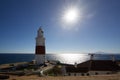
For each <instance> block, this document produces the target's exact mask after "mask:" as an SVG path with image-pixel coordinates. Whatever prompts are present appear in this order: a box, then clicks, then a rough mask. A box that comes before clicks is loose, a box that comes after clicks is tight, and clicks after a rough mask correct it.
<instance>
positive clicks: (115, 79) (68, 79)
mask: <svg viewBox="0 0 120 80" xmlns="http://www.w3.org/2000/svg"><path fill="white" fill-rule="evenodd" d="M8 80H120V74H114V75H96V76H56V77H54V76H45V77H40V76H37V75H30V76H10V78H9V79H8Z"/></svg>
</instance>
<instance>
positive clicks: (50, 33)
mask: <svg viewBox="0 0 120 80" xmlns="http://www.w3.org/2000/svg"><path fill="white" fill-rule="evenodd" d="M119 3H120V1H119V0H0V37H1V38H0V53H34V52H35V37H36V35H37V30H38V28H39V27H40V26H42V28H43V29H44V34H45V38H46V52H47V53H66V52H67V53H69V52H70V53H72V52H77V53H88V52H99V51H102V52H111V53H120V5H119ZM70 7H76V8H77V9H78V11H79V13H80V17H79V19H78V20H77V21H76V23H74V24H71V23H69V24H68V23H67V24H66V23H65V21H64V20H62V16H63V15H64V12H65V11H67V9H69V8H70Z"/></svg>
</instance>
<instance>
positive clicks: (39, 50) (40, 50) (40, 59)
mask: <svg viewBox="0 0 120 80" xmlns="http://www.w3.org/2000/svg"><path fill="white" fill-rule="evenodd" d="M43 33H44V32H43V30H42V28H41V27H40V28H39V29H38V31H37V37H36V49H35V60H36V64H37V65H41V64H44V63H45V38H44V34H43Z"/></svg>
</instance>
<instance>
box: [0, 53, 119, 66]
mask: <svg viewBox="0 0 120 80" xmlns="http://www.w3.org/2000/svg"><path fill="white" fill-rule="evenodd" d="M114 57H115V60H120V54H114ZM34 58H35V54H28V53H26V54H25V53H24V54H23V53H9V54H8V53H0V64H6V63H16V62H27V61H32V60H34ZM46 59H47V60H57V61H60V62H61V63H67V64H74V63H75V62H76V63H82V62H84V61H87V60H89V59H90V55H89V54H78V53H77V54H76V53H64V54H46ZM93 59H94V60H112V54H95V55H94V58H93Z"/></svg>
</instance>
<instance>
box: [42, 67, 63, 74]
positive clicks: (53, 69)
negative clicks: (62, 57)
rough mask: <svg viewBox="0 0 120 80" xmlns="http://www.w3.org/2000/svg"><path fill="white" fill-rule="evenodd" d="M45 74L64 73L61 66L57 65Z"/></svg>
mask: <svg viewBox="0 0 120 80" xmlns="http://www.w3.org/2000/svg"><path fill="white" fill-rule="evenodd" d="M44 74H45V75H49V76H58V75H59V76H60V75H61V74H62V70H61V66H60V65H56V66H54V67H53V68H52V69H50V70H47V71H45V72H44Z"/></svg>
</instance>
